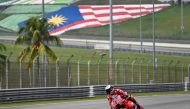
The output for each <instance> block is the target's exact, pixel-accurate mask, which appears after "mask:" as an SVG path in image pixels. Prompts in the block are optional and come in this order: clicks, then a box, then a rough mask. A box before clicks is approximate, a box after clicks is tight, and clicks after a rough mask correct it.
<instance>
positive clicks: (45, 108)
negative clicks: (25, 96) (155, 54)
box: [0, 94, 190, 109]
mask: <svg viewBox="0 0 190 109" xmlns="http://www.w3.org/2000/svg"><path fill="white" fill-rule="evenodd" d="M136 99H137V101H138V102H139V103H140V104H142V105H143V107H144V108H145V109H190V94H177V95H159V96H141V97H137V98H136ZM72 108H75V109H110V108H109V105H108V102H107V99H106V98H105V99H98V100H82V101H73V102H63V103H60V102H59V103H52V104H35V105H28V106H17V107H0V109H72Z"/></svg>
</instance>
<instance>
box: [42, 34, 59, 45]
mask: <svg viewBox="0 0 190 109" xmlns="http://www.w3.org/2000/svg"><path fill="white" fill-rule="evenodd" d="M45 40H46V41H48V42H53V43H55V44H56V45H57V46H62V41H61V40H60V38H59V37H57V36H49V37H46V38H45Z"/></svg>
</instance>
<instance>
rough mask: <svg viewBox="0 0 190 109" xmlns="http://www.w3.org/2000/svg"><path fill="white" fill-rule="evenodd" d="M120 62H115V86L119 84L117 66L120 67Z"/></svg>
mask: <svg viewBox="0 0 190 109" xmlns="http://www.w3.org/2000/svg"><path fill="white" fill-rule="evenodd" d="M118 62H119V60H117V61H116V62H115V84H117V73H118V72H117V65H118Z"/></svg>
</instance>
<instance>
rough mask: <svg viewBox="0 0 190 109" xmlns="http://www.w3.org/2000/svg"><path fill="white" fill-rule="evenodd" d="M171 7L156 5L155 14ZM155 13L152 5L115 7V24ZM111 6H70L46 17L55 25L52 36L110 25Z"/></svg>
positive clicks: (52, 27)
mask: <svg viewBox="0 0 190 109" xmlns="http://www.w3.org/2000/svg"><path fill="white" fill-rule="evenodd" d="M168 6H170V4H155V5H154V7H155V12H157V11H160V10H161V9H163V8H166V7H168ZM152 11H153V5H152V4H142V5H141V6H140V5H113V23H119V22H122V21H127V20H129V19H134V18H138V17H140V16H145V15H148V14H151V13H152ZM109 15H110V7H109V5H81V6H68V7H64V8H61V9H60V10H58V11H56V12H52V13H48V14H46V15H45V17H46V18H47V19H48V22H49V23H51V24H53V26H51V27H50V28H49V33H50V34H51V35H60V34H62V33H64V32H65V31H69V30H73V29H79V28H90V27H97V26H103V25H107V24H109V21H110V16H109Z"/></svg>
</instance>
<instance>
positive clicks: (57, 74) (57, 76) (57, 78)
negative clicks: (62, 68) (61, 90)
mask: <svg viewBox="0 0 190 109" xmlns="http://www.w3.org/2000/svg"><path fill="white" fill-rule="evenodd" d="M56 87H59V58H57V60H56Z"/></svg>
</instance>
